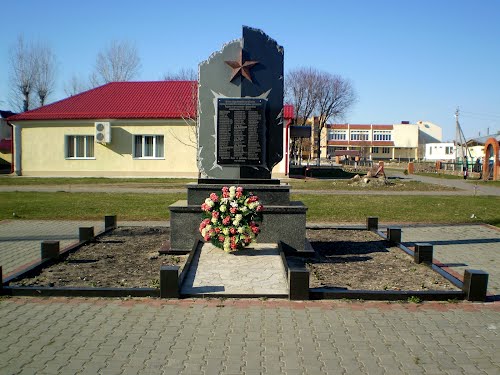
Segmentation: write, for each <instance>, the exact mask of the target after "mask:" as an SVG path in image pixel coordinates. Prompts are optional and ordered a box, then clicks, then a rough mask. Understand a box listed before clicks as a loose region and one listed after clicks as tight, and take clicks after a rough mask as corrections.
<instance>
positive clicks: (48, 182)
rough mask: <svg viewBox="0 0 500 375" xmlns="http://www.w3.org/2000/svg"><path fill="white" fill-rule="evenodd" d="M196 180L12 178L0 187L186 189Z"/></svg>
mask: <svg viewBox="0 0 500 375" xmlns="http://www.w3.org/2000/svg"><path fill="white" fill-rule="evenodd" d="M195 181H196V180H195V179H194V178H106V177H10V176H5V177H1V178H0V186H30V185H31V186H33V185H43V186H61V185H126V186H136V187H143V186H145V187H164V188H172V187H184V185H186V184H187V183H189V182H195Z"/></svg>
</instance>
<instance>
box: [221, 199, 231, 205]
mask: <svg viewBox="0 0 500 375" xmlns="http://www.w3.org/2000/svg"><path fill="white" fill-rule="evenodd" d="M220 202H221V203H222V204H227V203H228V202H229V198H222V199H221V200H220Z"/></svg>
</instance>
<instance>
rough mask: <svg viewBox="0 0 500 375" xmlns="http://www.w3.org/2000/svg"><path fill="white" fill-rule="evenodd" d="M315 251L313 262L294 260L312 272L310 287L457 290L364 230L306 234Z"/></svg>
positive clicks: (309, 231) (400, 251)
mask: <svg viewBox="0 0 500 375" xmlns="http://www.w3.org/2000/svg"><path fill="white" fill-rule="evenodd" d="M307 238H308V239H309V241H310V242H311V244H312V246H313V248H314V249H315V250H316V254H317V255H316V257H314V258H311V259H301V258H295V259H294V262H297V263H301V262H302V263H303V264H305V265H306V267H307V268H308V269H309V270H310V275H311V279H310V287H311V288H315V287H333V288H343V289H351V290H354V289H363V290H456V289H457V288H456V287H455V286H454V285H453V284H451V283H450V282H448V281H447V280H446V279H444V278H443V277H441V276H440V275H439V274H437V273H436V272H434V271H433V270H432V269H431V268H430V267H429V266H427V265H425V264H416V263H414V262H413V258H412V257H410V256H409V255H407V254H406V253H404V252H403V251H402V250H401V249H399V248H397V247H392V246H391V245H390V244H389V242H387V241H384V240H383V239H382V238H380V237H379V236H378V235H377V234H375V233H373V232H369V231H361V230H334V229H321V230H307Z"/></svg>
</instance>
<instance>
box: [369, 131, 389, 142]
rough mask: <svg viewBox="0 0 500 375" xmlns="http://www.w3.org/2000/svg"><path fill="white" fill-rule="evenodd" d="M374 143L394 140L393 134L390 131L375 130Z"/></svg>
mask: <svg viewBox="0 0 500 375" xmlns="http://www.w3.org/2000/svg"><path fill="white" fill-rule="evenodd" d="M373 140H374V141H390V140H392V134H391V131H390V130H374V131H373Z"/></svg>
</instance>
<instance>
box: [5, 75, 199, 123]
mask: <svg viewBox="0 0 500 375" xmlns="http://www.w3.org/2000/svg"><path fill="white" fill-rule="evenodd" d="M197 91H198V87H197V82H196V81H154V82H111V83H108V84H106V85H103V86H99V87H96V88H94V89H92V90H89V91H85V92H82V93H80V94H77V95H74V96H70V97H69V98H67V99H63V100H60V101H58V102H55V103H52V104H48V105H46V106H43V107H40V108H37V109H34V110H31V111H27V112H24V113H20V114H18V115H14V116H11V117H9V118H8V120H9V121H21V120H69V119H75V120H77V119H138V118H147V119H173V118H181V117H196V107H197V95H198V92H197Z"/></svg>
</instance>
